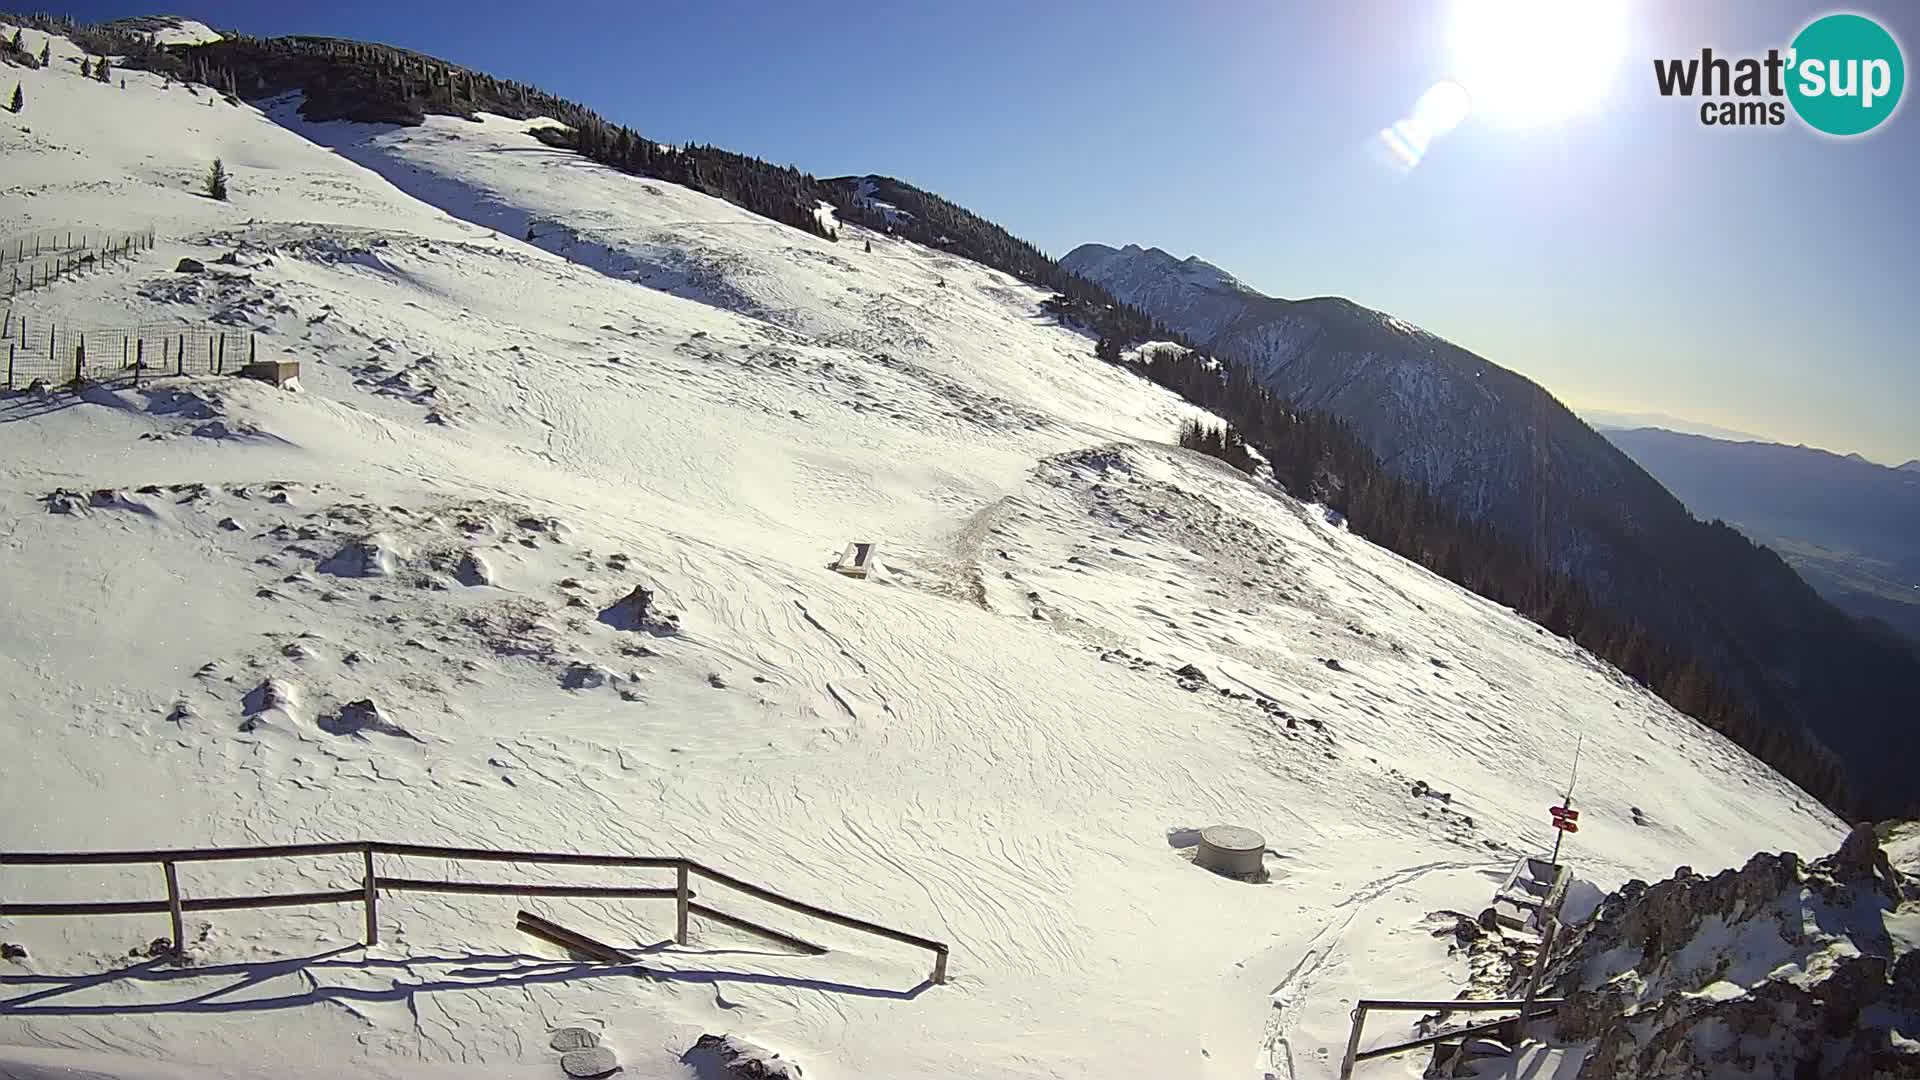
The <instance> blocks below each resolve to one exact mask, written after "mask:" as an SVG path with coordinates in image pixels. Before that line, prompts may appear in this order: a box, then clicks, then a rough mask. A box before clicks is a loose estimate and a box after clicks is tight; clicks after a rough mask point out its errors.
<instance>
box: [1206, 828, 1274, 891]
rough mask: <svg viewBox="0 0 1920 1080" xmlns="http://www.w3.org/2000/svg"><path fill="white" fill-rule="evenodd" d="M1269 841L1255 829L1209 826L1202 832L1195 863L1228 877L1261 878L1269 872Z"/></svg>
mask: <svg viewBox="0 0 1920 1080" xmlns="http://www.w3.org/2000/svg"><path fill="white" fill-rule="evenodd" d="M1266 853H1267V842H1266V841H1265V840H1264V839H1262V838H1261V836H1260V834H1259V833H1257V832H1254V831H1253V830H1252V829H1243V828H1241V827H1240V826H1238V825H1209V826H1207V827H1206V828H1204V829H1201V830H1200V850H1199V851H1197V852H1195V853H1194V859H1193V861H1194V862H1196V863H1199V864H1200V865H1201V866H1204V867H1206V868H1207V869H1209V870H1211V871H1213V872H1214V873H1216V874H1225V875H1227V876H1228V877H1237V878H1251V877H1259V876H1260V875H1261V874H1263V873H1265V872H1266V863H1265V862H1264V861H1263V857H1264V856H1265V855H1266Z"/></svg>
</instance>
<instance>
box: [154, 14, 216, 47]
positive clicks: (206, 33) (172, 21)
mask: <svg viewBox="0 0 1920 1080" xmlns="http://www.w3.org/2000/svg"><path fill="white" fill-rule="evenodd" d="M157 21H158V22H159V23H160V24H161V25H156V26H154V27H153V28H152V29H151V30H150V31H149V34H150V36H152V38H153V40H154V43H155V44H158V45H208V44H212V43H213V42H216V41H220V40H222V39H221V36H220V34H219V33H217V32H216V31H215V30H214V29H213V27H211V26H208V25H207V24H206V23H203V22H199V21H197V20H194V19H183V18H181V17H179V16H177V15H169V16H165V17H163V18H161V19H160V20H157Z"/></svg>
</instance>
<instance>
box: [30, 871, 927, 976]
mask: <svg viewBox="0 0 1920 1080" xmlns="http://www.w3.org/2000/svg"><path fill="white" fill-rule="evenodd" d="M325 855H359V856H361V858H362V863H361V869H362V873H361V878H360V884H359V886H358V887H356V888H352V889H337V890H329V891H325V892H303V893H277V894H271V895H264V896H195V897H190V896H187V895H186V894H185V892H184V891H183V890H182V889H181V887H180V879H179V872H178V870H177V867H179V866H180V865H181V864H182V863H197V862H225V861H232V860H237V859H282V858H302V857H309V856H325ZM376 855H390V856H396V857H412V858H430V859H449V860H453V861H456V862H516V863H534V864H540V865H552V866H601V867H622V868H633V869H657V870H672V871H673V872H674V883H673V885H672V886H671V887H650V888H641V887H630V886H609V885H544V884H532V883H525V884H522V883H513V882H480V881H434V880H427V879H421V878H402V877H384V876H382V875H380V873H379V872H378V867H376V865H375V864H374V856H376ZM140 864H152V865H157V866H159V867H160V870H161V874H162V876H163V877H164V878H165V881H166V888H167V895H166V898H165V899H163V900H93V901H66V902H58V903H18V902H6V903H0V918H4V917H12V916H27V915H54V916H60V915H64V916H75V915H158V914H162V913H164V914H166V915H167V916H168V917H169V919H170V920H171V922H172V927H173V938H172V942H173V947H174V948H175V949H179V948H180V947H181V943H182V942H183V941H184V940H185V938H184V934H185V927H184V926H183V925H182V920H183V917H184V915H185V913H186V912H189V911H232V910H238V909H242V908H267V907H305V906H308V905H314V904H361V905H363V906H364V907H365V909H366V943H367V944H368V945H373V944H377V943H378V942H379V940H380V928H379V922H378V918H377V912H378V908H379V895H378V894H379V893H381V892H383V891H385V892H440V893H468V894H478V895H483V896H570V897H599V898H602V899H608V900H672V901H674V904H675V909H676V911H675V931H674V940H675V941H676V942H678V943H680V944H682V945H685V944H686V943H687V922H688V919H689V918H690V917H692V916H694V915H698V916H701V917H703V918H707V919H711V920H713V921H714V922H718V923H721V924H723V925H726V926H731V927H733V928H735V929H738V930H743V931H746V932H748V933H752V934H757V935H759V936H762V937H765V938H768V939H769V940H772V941H777V942H780V943H781V944H783V945H788V946H791V947H794V948H798V949H800V950H802V951H806V952H812V953H821V952H825V951H826V950H825V949H824V948H822V947H821V946H818V945H814V944H812V943H811V942H807V941H804V940H802V939H800V938H797V937H795V936H793V935H791V934H787V933H784V932H782V931H779V930H775V929H772V928H770V927H766V926H761V925H760V924H758V923H754V922H750V921H748V920H746V919H743V918H740V917H739V916H737V915H729V914H727V913H725V912H723V911H719V910H717V909H715V908H713V907H711V906H708V905H706V904H698V903H695V902H694V892H693V888H692V879H693V878H694V877H700V878H704V879H706V880H707V881H709V882H711V883H713V884H715V885H719V886H723V887H725V888H729V889H732V890H734V891H736V892H740V893H745V894H746V895H747V896H750V897H753V898H754V899H756V900H760V901H763V902H765V903H768V904H772V905H774V906H775V907H781V908H785V909H787V910H788V911H792V912H796V913H798V914H801V915H806V916H808V917H810V918H814V919H819V920H820V921H822V922H828V923H833V924H834V925H836V926H844V927H846V928H847V929H849V930H857V931H860V932H861V933H864V934H871V935H873V936H875V937H881V938H886V939H888V940H890V941H897V942H900V943H901V944H903V945H913V946H916V947H918V948H922V949H925V950H927V951H929V952H931V953H933V958H934V959H933V974H932V976H931V981H932V982H935V983H944V982H946V981H947V953H948V947H947V945H946V944H945V943H943V942H939V941H935V940H933V939H932V938H925V937H921V936H920V935H918V934H909V933H907V932H906V931H904V930H895V929H892V928H891V927H886V926H881V925H880V924H879V923H874V922H869V921H867V920H865V919H859V918H855V917H853V916H851V915H843V914H841V913H840V912H837V911H832V910H829V909H827V908H823V907H819V906H818V905H815V904H809V903H806V902H805V901H801V900H795V899H793V898H792V897H788V896H783V895H781V894H780V893H777V892H774V891H773V890H772V889H767V888H763V887H761V886H759V885H754V884H752V883H750V882H747V881H743V880H741V879H740V878H737V877H734V876H733V875H731V874H726V873H722V872H721V871H719V870H715V869H713V868H712V867H710V866H704V865H702V864H700V863H697V862H694V861H693V860H691V859H683V858H679V857H676V856H656V855H582V854H577V853H573V852H553V851H497V850H494V849H491V848H464V847H442V846H438V845H432V844H387V843H381V842H379V841H365V840H361V841H352V842H343V843H326V844H281V845H275V846H267V847H232V848H176V849H171V850H157V851H60V852H41V851H5V852H0V867H9V866H109V865H122V866H125V865H140Z"/></svg>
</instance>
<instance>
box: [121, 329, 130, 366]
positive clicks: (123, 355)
mask: <svg viewBox="0 0 1920 1080" xmlns="http://www.w3.org/2000/svg"><path fill="white" fill-rule="evenodd" d="M128 348H129V346H128V345H127V335H125V334H121V335H120V370H121V371H125V370H127V349H128Z"/></svg>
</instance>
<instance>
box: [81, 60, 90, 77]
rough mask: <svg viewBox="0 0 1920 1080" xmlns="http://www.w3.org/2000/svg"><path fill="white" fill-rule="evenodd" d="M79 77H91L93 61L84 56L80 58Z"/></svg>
mask: <svg viewBox="0 0 1920 1080" xmlns="http://www.w3.org/2000/svg"><path fill="white" fill-rule="evenodd" d="M80 77H81V78H83V79H90V78H92V77H93V61H91V60H89V59H87V58H86V57H84V56H83V57H81V58H80Z"/></svg>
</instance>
